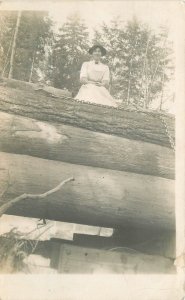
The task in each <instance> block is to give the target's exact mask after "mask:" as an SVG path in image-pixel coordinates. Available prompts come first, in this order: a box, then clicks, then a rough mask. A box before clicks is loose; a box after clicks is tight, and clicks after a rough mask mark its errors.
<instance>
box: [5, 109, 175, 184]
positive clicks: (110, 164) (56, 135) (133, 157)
mask: <svg viewBox="0 0 185 300" xmlns="http://www.w3.org/2000/svg"><path fill="white" fill-rule="evenodd" d="M0 119H1V123H0V151H3V152H9V153H17V154H26V155H31V156H36V157H40V158H45V159H51V160H58V161H63V162H69V163H74V164H78V165H88V166H93V167H99V168H105V169H112V170H119V171H128V172H134V173H138V174H148V175H154V176H159V177H165V178H170V179H174V163H175V161H174V153H173V151H172V149H169V148H167V147H162V146H160V145H155V144H151V143H146V142H141V141H136V140H130V139H125V138H122V137H118V136H113V135H107V134H103V133H98V132H93V131H90V130H86V129H82V128H78V127H72V126H69V125H62V124H54V123H46V122H45V123H44V122H40V121H37V120H34V119H29V118H23V117H20V116H15V115H11V114H6V113H2V112H0Z"/></svg>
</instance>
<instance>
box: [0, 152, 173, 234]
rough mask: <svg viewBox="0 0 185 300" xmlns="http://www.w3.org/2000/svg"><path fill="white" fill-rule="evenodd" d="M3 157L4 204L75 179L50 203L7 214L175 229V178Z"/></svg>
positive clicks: (0, 190) (24, 206)
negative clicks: (63, 181) (22, 195)
mask: <svg viewBox="0 0 185 300" xmlns="http://www.w3.org/2000/svg"><path fill="white" fill-rule="evenodd" d="M0 158H1V159H0V179H1V186H0V194H3V193H4V196H3V198H2V199H4V202H6V201H8V200H10V199H12V198H15V197H16V196H19V195H21V194H23V193H31V194H38V193H39V194H40V193H43V192H45V191H48V190H49V189H50V188H53V187H54V186H56V185H57V184H58V183H59V182H61V181H62V180H63V179H66V178H68V177H72V176H73V177H74V178H75V181H74V182H72V183H71V184H70V185H66V186H64V187H63V189H62V190H61V191H58V192H56V193H54V194H52V195H50V196H48V197H47V198H45V199H40V200H37V201H36V200H34V199H29V200H27V201H22V202H19V203H17V204H15V206H13V207H12V208H10V209H9V210H8V211H7V213H8V214H15V215H21V216H25V217H35V218H46V219H51V220H56V221H67V222H72V223H80V224H88V225H95V226H103V227H113V228H115V227H117V226H120V227H129V226H131V227H137V228H138V227H140V228H142V227H146V226H147V228H158V229H159V228H163V229H168V230H174V228H175V224H174V223H175V218H174V213H175V212H174V181H173V180H169V179H164V178H159V177H155V176H148V175H137V174H134V173H127V172H120V171H113V170H106V169H102V168H93V167H88V166H81V165H74V164H69V163H62V162H58V161H51V160H46V159H40V158H34V157H29V156H24V155H16V154H8V153H1V157H0Z"/></svg>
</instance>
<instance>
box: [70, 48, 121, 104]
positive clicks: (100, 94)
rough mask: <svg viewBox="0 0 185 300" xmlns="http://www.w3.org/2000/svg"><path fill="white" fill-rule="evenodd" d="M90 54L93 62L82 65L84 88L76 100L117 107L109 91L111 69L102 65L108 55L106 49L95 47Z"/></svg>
mask: <svg viewBox="0 0 185 300" xmlns="http://www.w3.org/2000/svg"><path fill="white" fill-rule="evenodd" d="M89 53H90V54H91V55H92V60H91V61H88V62H84V63H83V65H82V68H81V72H80V82H81V83H82V86H81V88H80V90H79V92H78V94H77V96H76V97H75V99H77V100H82V101H86V102H92V103H98V104H103V105H108V106H114V107H116V106H117V105H116V101H115V100H114V99H113V98H112V96H111V95H110V93H109V91H108V88H109V81H110V75H109V67H108V66H107V65H105V64H103V63H101V57H102V56H105V55H106V49H105V48H104V47H102V46H100V45H94V46H93V47H91V48H90V49H89Z"/></svg>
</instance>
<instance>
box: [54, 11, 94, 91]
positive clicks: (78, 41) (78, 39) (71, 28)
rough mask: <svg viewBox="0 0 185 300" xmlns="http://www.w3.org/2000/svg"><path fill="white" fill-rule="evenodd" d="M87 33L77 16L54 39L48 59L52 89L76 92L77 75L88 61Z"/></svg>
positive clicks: (77, 87) (73, 16)
mask: <svg viewBox="0 0 185 300" xmlns="http://www.w3.org/2000/svg"><path fill="white" fill-rule="evenodd" d="M88 48H89V42H88V31H87V27H86V26H85V24H84V23H83V21H82V20H81V19H80V18H79V16H78V15H77V14H75V15H72V16H70V17H69V18H68V19H67V21H66V23H64V24H63V26H62V27H61V28H60V29H59V33H58V34H57V35H56V37H55V42H54V45H53V51H52V54H51V57H50V74H49V79H50V80H51V82H52V83H53V85H54V87H57V88H62V89H64V88H66V89H68V90H70V91H72V92H73V93H74V94H75V93H76V92H77V91H78V89H79V86H80V83H79V73H80V68H81V65H82V63H83V61H84V60H87V59H88V55H87V53H88Z"/></svg>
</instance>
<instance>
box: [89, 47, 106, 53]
mask: <svg viewBox="0 0 185 300" xmlns="http://www.w3.org/2000/svg"><path fill="white" fill-rule="evenodd" d="M96 49H100V51H101V54H102V56H105V55H106V53H107V51H106V49H105V48H104V47H103V46H101V45H94V46H92V47H91V48H90V49H89V53H90V54H93V52H94V51H95V50H96Z"/></svg>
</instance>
